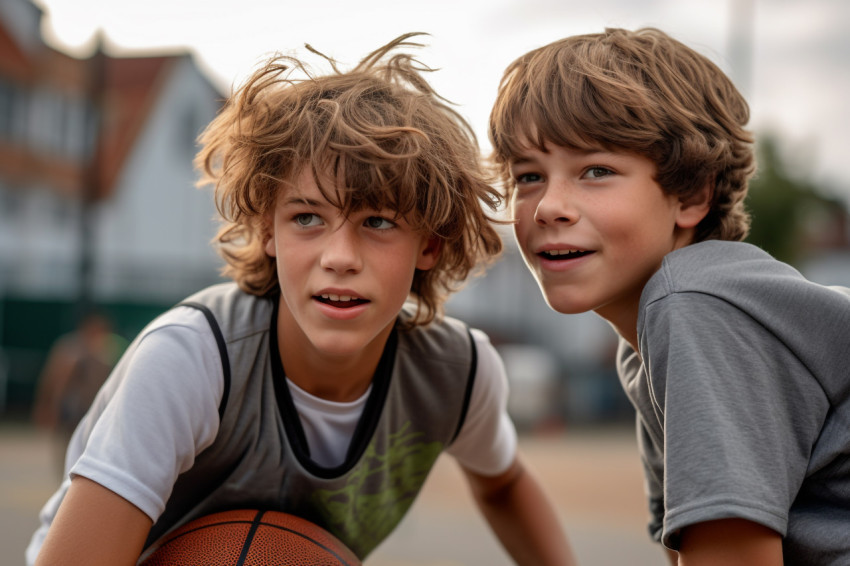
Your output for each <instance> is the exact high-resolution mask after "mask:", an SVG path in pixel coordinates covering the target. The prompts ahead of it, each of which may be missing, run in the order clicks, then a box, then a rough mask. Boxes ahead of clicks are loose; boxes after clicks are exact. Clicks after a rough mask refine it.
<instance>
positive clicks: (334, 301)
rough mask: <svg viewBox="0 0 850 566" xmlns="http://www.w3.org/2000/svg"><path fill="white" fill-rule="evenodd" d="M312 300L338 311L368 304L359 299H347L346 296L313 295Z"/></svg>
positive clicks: (364, 300) (366, 301)
mask: <svg viewBox="0 0 850 566" xmlns="http://www.w3.org/2000/svg"><path fill="white" fill-rule="evenodd" d="M313 298H314V299H315V300H317V301H319V302H320V303H324V304H326V305H331V306H332V307H336V308H338V309H347V308H351V307H356V306H357V305H362V304H365V303H368V302H369V301H368V300H366V299H361V298H359V297H349V296H347V295H330V294H329V295H314V296H313Z"/></svg>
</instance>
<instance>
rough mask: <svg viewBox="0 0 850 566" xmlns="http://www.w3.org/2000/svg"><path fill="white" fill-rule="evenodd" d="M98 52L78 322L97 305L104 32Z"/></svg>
mask: <svg viewBox="0 0 850 566" xmlns="http://www.w3.org/2000/svg"><path fill="white" fill-rule="evenodd" d="M95 39H96V41H95V52H94V54H93V55H92V56H91V58H90V59H89V65H88V71H89V73H88V89H87V90H88V92H87V97H86V98H87V99H88V101H89V108H90V109H91V117H90V120H91V121H92V126H91V132H92V140H91V150H90V152H88V153H86V154H84V155H85V157H84V159H85V160H86V162H85V164H84V167H83V171H84V174H83V182H82V187H81V192H80V224H79V244H80V249H79V250H80V254H79V263H78V272H77V275H78V287H77V289H78V290H77V293H78V294H77V317H76V318H77V321H78V322H79V321H80V320H82V318H83V317H84V316H85V315H86V314H87V313H88V312H89V311H90V310H91V309H92V307H93V305H94V293H93V275H94V264H95V250H94V248H95V239H94V237H95V233H94V205H95V203H96V202H97V200H98V199H99V198H100V197H101V196H102V195H103V191H102V188H103V187H101V184H102V182H103V181H102V179H103V178H102V175H101V171H102V168H103V167H102V159H101V157H102V156H101V144H102V132H103V123H104V120H105V105H104V99H105V91H106V54H105V53H104V52H103V44H104V41H103V33H102V32H101V31H98V32H97V35H96V38H95Z"/></svg>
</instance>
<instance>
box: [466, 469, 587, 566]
mask: <svg viewBox="0 0 850 566" xmlns="http://www.w3.org/2000/svg"><path fill="white" fill-rule="evenodd" d="M464 473H465V474H466V477H467V480H468V481H469V485H470V488H471V490H472V494H473V496H474V497H475V501H476V503H477V504H478V507H479V509H481V512H482V514H483V515H484V517H485V518H486V519H487V522H488V523H489V524H490V527H491V528H492V529H493V531H494V532H495V533H496V536H498V537H499V540H500V541H501V543H502V545H503V546H504V547H505V549H506V550H507V551H508V553H509V554H510V555H511V557H513V559H514V560H515V561H516V563H517V564H520V565H528V566H531V565H533V566H547V565H553V566H554V565H557V566H572V565H574V564H575V563H576V562H575V558H574V557H573V553H572V549H571V548H570V545H569V542H568V541H567V537H566V535H565V534H564V531H563V529H562V528H561V524H560V521H559V519H558V516H557V514H556V512H555V508H554V507H553V506H552V504H551V502H550V500H549V498H548V497H547V496H546V494H545V493H544V492H543V489H542V487H541V486H540V484H539V483H538V481H537V480H536V479H535V478H534V476H533V475H532V474H531V473H529V470H528V469H526V467H525V465H524V464H523V463H522V461H521V460H520V459H519V457H517V458H515V459H514V461H513V463H512V464H511V465H510V466H509V467H508V469H507V470H506V471H505V472H503V473H501V474H499V475H497V476H483V475H480V474H477V473H474V472H472V471H469V470H466V469H464Z"/></svg>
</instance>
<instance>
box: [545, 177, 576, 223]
mask: <svg viewBox="0 0 850 566" xmlns="http://www.w3.org/2000/svg"><path fill="white" fill-rule="evenodd" d="M579 216H580V215H579V212H578V209H577V208H576V203H575V199H574V198H573V194H572V191H571V189H570V186H569V184H568V183H567V182H550V183H549V185H548V186H547V187H546V188H545V189H543V192H542V194H541V196H540V200H539V201H538V202H537V206H536V207H535V209H534V222H535V223H536V224H538V225H540V226H546V225H551V224H574V223H575V222H577V221H578V219H579Z"/></svg>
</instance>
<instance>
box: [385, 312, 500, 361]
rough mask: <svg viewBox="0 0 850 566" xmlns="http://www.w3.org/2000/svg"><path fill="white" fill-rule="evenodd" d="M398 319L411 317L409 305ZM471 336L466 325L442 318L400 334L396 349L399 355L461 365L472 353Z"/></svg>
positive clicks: (453, 319)
mask: <svg viewBox="0 0 850 566" xmlns="http://www.w3.org/2000/svg"><path fill="white" fill-rule="evenodd" d="M414 308H415V307H414ZM399 316H400V318H401V320H405V319H407V318H408V317H410V316H411V310H410V307H409V305H405V308H404V309H403V310H402V312H401V314H400V315H399ZM476 334H478V332H476ZM480 334H483V333H480ZM471 336H472V334H471V329H470V328H469V326H467V324H466V323H464V322H462V321H460V320H458V319H456V318H453V317H450V316H443V317H440V318H438V319H435V320H434V321H433V322H431V323H430V324H427V325H420V326H415V327H413V328H410V329H408V330H403V331H400V332H399V346H398V347H399V350H401V351H406V352H411V353H412V352H415V353H416V354H417V355H419V356H427V355H433V357H434V359H436V358H439V359H440V360H442V361H444V362H451V361H462V360H466V359H468V358H469V356H470V352H472V351H474V350H475V348H473V346H475V343H474V341H473V340H472V338H471ZM484 338H485V339H486V335H484Z"/></svg>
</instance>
